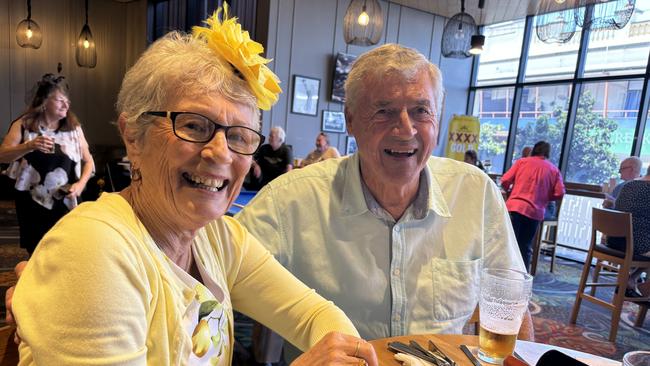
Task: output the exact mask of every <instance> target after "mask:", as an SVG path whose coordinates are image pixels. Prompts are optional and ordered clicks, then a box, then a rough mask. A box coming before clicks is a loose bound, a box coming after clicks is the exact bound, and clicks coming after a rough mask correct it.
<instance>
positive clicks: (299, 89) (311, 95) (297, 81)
mask: <svg viewBox="0 0 650 366" xmlns="http://www.w3.org/2000/svg"><path fill="white" fill-rule="evenodd" d="M319 92H320V79H315V78H310V77H307V76H301V75H294V76H293V98H292V99H291V113H296V114H306V115H308V116H316V115H318V93H319Z"/></svg>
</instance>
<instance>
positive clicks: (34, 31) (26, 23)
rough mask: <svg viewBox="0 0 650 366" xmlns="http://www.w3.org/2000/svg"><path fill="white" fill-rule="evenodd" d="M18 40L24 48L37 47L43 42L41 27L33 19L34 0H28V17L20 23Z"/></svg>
mask: <svg viewBox="0 0 650 366" xmlns="http://www.w3.org/2000/svg"><path fill="white" fill-rule="evenodd" d="M16 42H18V45H19V46H20V47H23V48H33V49H37V48H39V47H41V44H42V43H43V33H41V27H39V26H38V24H37V23H36V22H35V21H33V20H32V1H31V0H27V19H23V20H22V21H21V22H20V23H18V27H17V28H16Z"/></svg>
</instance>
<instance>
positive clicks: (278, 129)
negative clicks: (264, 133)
mask: <svg viewBox="0 0 650 366" xmlns="http://www.w3.org/2000/svg"><path fill="white" fill-rule="evenodd" d="M271 132H275V135H276V136H278V138H279V139H280V142H282V143H284V139H285V138H286V137H287V134H286V133H284V130H283V129H282V127H280V126H274V127H271Z"/></svg>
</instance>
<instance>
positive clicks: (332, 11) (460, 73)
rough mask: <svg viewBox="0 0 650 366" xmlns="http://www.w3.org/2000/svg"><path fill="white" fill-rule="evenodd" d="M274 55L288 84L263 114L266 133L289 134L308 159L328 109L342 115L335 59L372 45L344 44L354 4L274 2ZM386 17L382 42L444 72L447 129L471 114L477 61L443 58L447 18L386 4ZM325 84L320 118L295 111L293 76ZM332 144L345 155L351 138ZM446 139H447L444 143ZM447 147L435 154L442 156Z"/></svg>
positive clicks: (335, 138)
mask: <svg viewBox="0 0 650 366" xmlns="http://www.w3.org/2000/svg"><path fill="white" fill-rule="evenodd" d="M269 1H270V9H271V12H270V16H271V18H273V17H274V16H275V17H276V18H275V19H269V30H268V35H269V38H268V39H269V44H268V46H267V55H268V57H272V58H274V62H273V64H272V65H271V67H272V69H273V70H274V71H275V72H276V73H277V74H278V76H279V77H280V79H281V80H282V87H283V90H284V93H283V94H281V96H280V101H279V102H278V104H276V106H275V107H273V110H272V111H271V112H270V113H264V114H263V132H264V134H265V135H268V131H269V129H270V127H271V126H276V125H278V126H282V127H283V128H285V130H286V131H287V143H288V144H291V145H293V149H294V155H295V156H296V157H304V156H305V155H307V153H308V152H309V151H311V150H312V149H313V148H314V140H315V138H316V135H317V134H318V132H319V131H320V126H321V118H322V111H323V110H334V111H342V110H343V105H342V104H341V103H337V102H334V101H331V99H330V94H331V87H332V75H333V68H334V61H333V60H334V57H335V56H336V54H337V53H338V52H344V53H349V54H353V55H359V54H361V53H363V52H366V51H368V50H370V49H372V47H360V46H352V45H346V44H345V42H344V40H343V17H344V16H345V11H346V10H347V7H348V4H349V0H320V1H319V0H300V1H295V0H269ZM380 3H381V6H382V10H383V13H384V34H383V36H382V39H381V41H380V43H381V44H384V43H390V42H397V43H400V44H403V45H406V46H409V47H413V48H416V49H418V50H419V51H420V52H422V53H423V54H424V55H425V56H427V57H428V58H429V59H430V60H431V61H432V62H433V63H435V64H437V65H439V66H440V67H441V69H442V71H443V77H444V84H445V88H446V90H447V98H446V100H447V105H446V106H445V114H444V116H443V120H442V124H443V126H441V127H442V128H441V129H442V130H443V131H446V126H445V125H446V124H447V123H448V121H449V118H450V117H451V115H452V114H453V113H456V114H463V113H465V108H466V100H467V94H468V86H469V76H470V71H471V60H470V59H466V60H457V59H445V58H441V56H440V40H441V37H442V30H443V27H444V22H445V20H446V19H445V18H443V17H440V16H437V15H433V14H430V13H426V12H422V11H419V10H415V9H413V8H409V7H405V6H401V5H398V4H394V3H390V2H387V1H382V0H380ZM296 74H297V75H304V76H309V77H313V78H317V79H320V80H321V84H320V94H319V98H320V100H319V103H318V108H319V112H318V115H317V116H313V117H312V116H304V115H299V114H293V113H291V97H292V94H293V85H292V82H293V75H296ZM329 135H330V142H331V143H332V145H333V146H336V147H337V148H338V149H339V151H341V152H342V153H343V152H345V141H346V138H345V137H346V135H345V134H336V133H330V134H329ZM442 140H443V141H444V139H442ZM442 151H443V150H442V146H441V147H440V148H438V149H436V150H435V152H434V153H436V154H437V155H439V154H440V153H441V152H442Z"/></svg>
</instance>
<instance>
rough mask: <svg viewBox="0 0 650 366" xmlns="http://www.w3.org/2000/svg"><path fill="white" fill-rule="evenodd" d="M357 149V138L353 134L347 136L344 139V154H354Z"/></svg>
mask: <svg viewBox="0 0 650 366" xmlns="http://www.w3.org/2000/svg"><path fill="white" fill-rule="evenodd" d="M356 151H357V140H356V139H355V138H354V136H348V138H347V139H346V140H345V154H346V155H350V154H354V153H355V152H356Z"/></svg>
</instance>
